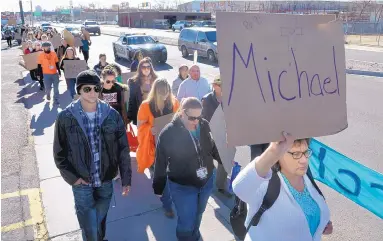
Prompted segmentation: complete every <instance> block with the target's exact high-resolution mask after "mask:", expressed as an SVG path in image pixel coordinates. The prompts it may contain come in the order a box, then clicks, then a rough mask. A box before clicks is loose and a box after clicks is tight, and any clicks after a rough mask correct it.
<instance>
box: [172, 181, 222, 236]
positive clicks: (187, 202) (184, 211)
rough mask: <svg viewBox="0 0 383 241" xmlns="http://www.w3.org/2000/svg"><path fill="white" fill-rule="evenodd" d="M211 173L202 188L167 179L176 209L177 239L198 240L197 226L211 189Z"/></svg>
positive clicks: (199, 223)
mask: <svg viewBox="0 0 383 241" xmlns="http://www.w3.org/2000/svg"><path fill="white" fill-rule="evenodd" d="M214 179H215V175H214V174H213V175H212V176H211V177H210V179H209V180H208V181H207V183H206V184H205V186H203V187H202V188H196V187H194V186H184V185H180V184H177V183H175V182H172V181H170V180H168V182H169V188H170V194H171V196H172V199H173V202H174V205H175V208H176V210H177V216H178V220H177V230H176V235H177V239H178V241H198V240H199V239H200V238H201V234H200V232H199V227H200V225H201V220H202V214H203V213H204V211H205V209H206V205H207V201H208V199H209V197H210V194H211V193H212V191H213V186H214Z"/></svg>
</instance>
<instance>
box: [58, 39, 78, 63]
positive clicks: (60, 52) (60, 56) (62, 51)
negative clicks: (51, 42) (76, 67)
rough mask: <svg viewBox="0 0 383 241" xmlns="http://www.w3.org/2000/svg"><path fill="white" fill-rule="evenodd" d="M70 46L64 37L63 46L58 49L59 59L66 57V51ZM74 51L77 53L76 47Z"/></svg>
mask: <svg viewBox="0 0 383 241" xmlns="http://www.w3.org/2000/svg"><path fill="white" fill-rule="evenodd" d="M68 47H70V46H69V45H68V43H67V41H66V40H65V39H64V38H62V39H61V46H60V47H59V48H58V50H57V56H58V58H59V59H62V58H63V57H64V54H65V51H66V50H67V48H68ZM73 51H74V52H75V53H76V49H75V48H73Z"/></svg>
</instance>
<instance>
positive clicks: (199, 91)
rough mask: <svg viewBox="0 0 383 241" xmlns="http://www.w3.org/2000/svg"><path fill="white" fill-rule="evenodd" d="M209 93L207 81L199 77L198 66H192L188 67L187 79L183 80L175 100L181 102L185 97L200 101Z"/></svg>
mask: <svg viewBox="0 0 383 241" xmlns="http://www.w3.org/2000/svg"><path fill="white" fill-rule="evenodd" d="M210 91H211V89H210V86H209V83H208V81H207V79H205V78H203V77H201V72H200V68H199V66H198V65H193V66H192V67H190V71H189V78H187V79H186V80H184V81H183V82H182V83H181V85H180V87H179V90H178V94H177V99H178V100H179V101H182V99H184V98H187V97H196V98H197V99H199V100H201V99H202V97H204V96H205V95H207V94H208V93H210Z"/></svg>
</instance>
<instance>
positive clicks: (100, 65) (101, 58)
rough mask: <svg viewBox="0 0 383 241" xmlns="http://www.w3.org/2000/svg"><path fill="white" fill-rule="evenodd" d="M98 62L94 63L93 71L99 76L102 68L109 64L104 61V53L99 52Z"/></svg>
mask: <svg viewBox="0 0 383 241" xmlns="http://www.w3.org/2000/svg"><path fill="white" fill-rule="evenodd" d="M98 59H99V62H98V64H96V65H95V66H94V67H93V69H94V71H96V73H97V74H98V75H99V76H100V75H101V72H102V70H103V69H104V68H105V67H106V66H107V65H109V64H108V62H106V54H100V55H99V57H98Z"/></svg>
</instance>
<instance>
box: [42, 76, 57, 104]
mask: <svg viewBox="0 0 383 241" xmlns="http://www.w3.org/2000/svg"><path fill="white" fill-rule="evenodd" d="M59 81H60V80H59V75H58V74H44V85H45V91H46V93H47V95H49V96H50V95H51V90H52V84H53V99H54V101H55V102H58V101H59V95H60V93H59Z"/></svg>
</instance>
